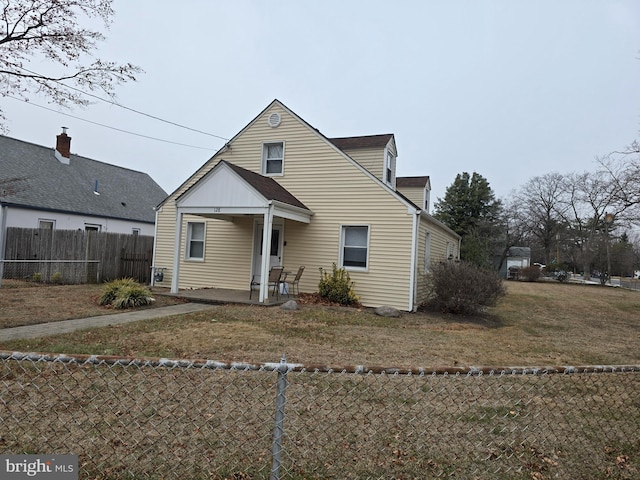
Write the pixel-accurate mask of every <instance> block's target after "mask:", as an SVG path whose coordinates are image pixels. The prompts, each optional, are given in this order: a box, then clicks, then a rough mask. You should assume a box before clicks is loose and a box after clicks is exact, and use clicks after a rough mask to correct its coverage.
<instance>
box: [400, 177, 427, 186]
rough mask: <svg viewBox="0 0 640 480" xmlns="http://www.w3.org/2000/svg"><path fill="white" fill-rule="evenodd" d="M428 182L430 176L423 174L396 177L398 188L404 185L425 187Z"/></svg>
mask: <svg viewBox="0 0 640 480" xmlns="http://www.w3.org/2000/svg"><path fill="white" fill-rule="evenodd" d="M427 183H429V177H428V176H423V177H396V187H398V188H403V187H407V188H411V187H418V188H424V187H425V186H426V185H427Z"/></svg>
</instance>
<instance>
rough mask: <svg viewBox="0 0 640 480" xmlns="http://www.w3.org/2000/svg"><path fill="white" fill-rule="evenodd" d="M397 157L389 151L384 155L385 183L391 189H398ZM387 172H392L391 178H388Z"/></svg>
mask: <svg viewBox="0 0 640 480" xmlns="http://www.w3.org/2000/svg"><path fill="white" fill-rule="evenodd" d="M395 163H396V156H395V155H394V154H393V152H392V151H391V150H389V149H387V150H386V151H385V153H384V174H383V175H384V183H386V184H387V185H389V186H390V187H391V188H393V189H395V188H396V165H395ZM387 171H391V178H387Z"/></svg>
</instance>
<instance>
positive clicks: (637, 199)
mask: <svg viewBox="0 0 640 480" xmlns="http://www.w3.org/2000/svg"><path fill="white" fill-rule="evenodd" d="M598 164H599V165H600V172H601V174H602V175H603V176H604V177H606V178H607V179H608V180H609V181H610V182H611V186H612V189H613V190H612V191H613V201H614V202H615V203H616V206H617V210H618V215H619V217H620V220H625V221H626V222H628V223H635V224H638V223H640V143H638V142H637V141H635V142H633V143H632V144H631V145H629V146H628V147H627V148H626V149H625V150H623V151H621V152H612V153H610V154H608V155H605V156H604V157H601V158H598Z"/></svg>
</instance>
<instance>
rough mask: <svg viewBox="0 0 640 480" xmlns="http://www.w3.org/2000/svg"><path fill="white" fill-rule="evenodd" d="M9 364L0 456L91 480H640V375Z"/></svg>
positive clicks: (19, 357)
mask: <svg viewBox="0 0 640 480" xmlns="http://www.w3.org/2000/svg"><path fill="white" fill-rule="evenodd" d="M0 365H1V368H0V383H1V385H2V395H1V397H0V425H2V427H1V431H0V453H2V454H9V453H11V454H24V453H39V454H75V455H78V456H79V469H80V477H79V478H83V479H85V478H86V479H98V478H99V479H133V478H136V479H138V478H143V479H267V478H270V479H278V478H282V479H326V478H340V479H346V478H353V479H369V478H370V479H389V478H397V479H400V478H403V479H405V478H406V479H409V478H465V479H467V478H478V479H483V478H487V479H489V478H490V479H501V478H504V479H513V478H522V479H546V478H561V479H575V478H624V479H627V478H628V479H631V478H639V477H640V366H624V367H623V366H616V367H580V368H570V367H562V368H557V369H523V368H497V369H486V368H485V369H470V370H469V369H462V368H459V369H440V370H397V369H380V368H376V369H367V368H364V367H353V368H340V369H332V368H328V367H314V366H306V367H305V366H301V365H293V364H287V363H286V362H284V360H283V361H281V362H280V363H274V364H260V365H245V364H228V363H219V362H212V361H207V362H205V361H202V362H198V361H186V360H185V361H182V360H180V361H170V360H157V361H151V360H141V359H130V358H115V357H97V356H80V355H77V356H76V355H74V356H67V355H39V354H23V353H16V352H13V353H10V352H4V353H2V354H0Z"/></svg>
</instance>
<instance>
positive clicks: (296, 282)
mask: <svg viewBox="0 0 640 480" xmlns="http://www.w3.org/2000/svg"><path fill="white" fill-rule="evenodd" d="M302 272H304V265H303V266H301V267H300V268H298V272H297V273H296V276H295V277H294V278H293V280H292V281H291V293H293V294H294V295H300V277H301V276H302ZM296 289H297V290H298V293H297V294H296Z"/></svg>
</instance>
